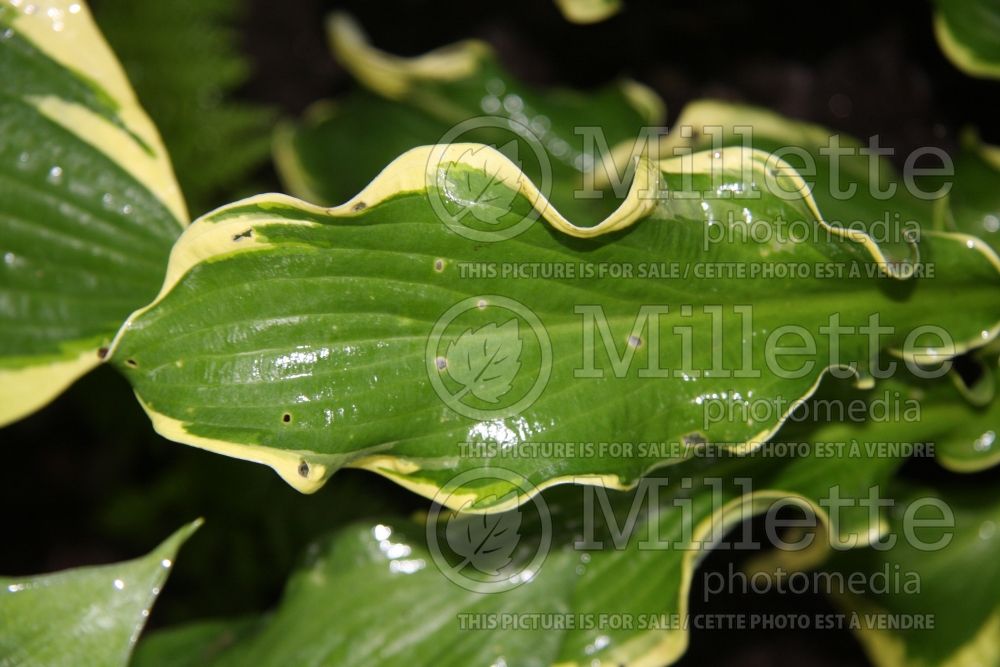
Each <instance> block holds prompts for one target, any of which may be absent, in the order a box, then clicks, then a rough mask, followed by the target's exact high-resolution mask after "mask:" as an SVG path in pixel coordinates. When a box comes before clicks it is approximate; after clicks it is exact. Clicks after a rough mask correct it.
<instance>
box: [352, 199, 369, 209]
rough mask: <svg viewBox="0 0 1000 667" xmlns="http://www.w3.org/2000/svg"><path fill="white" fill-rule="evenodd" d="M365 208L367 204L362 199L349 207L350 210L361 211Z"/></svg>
mask: <svg viewBox="0 0 1000 667" xmlns="http://www.w3.org/2000/svg"><path fill="white" fill-rule="evenodd" d="M366 208H368V204H366V203H364V202H363V201H359V202H358V203H357V204H355V205H354V206H352V207H351V210H352V211H363V210H365V209H366Z"/></svg>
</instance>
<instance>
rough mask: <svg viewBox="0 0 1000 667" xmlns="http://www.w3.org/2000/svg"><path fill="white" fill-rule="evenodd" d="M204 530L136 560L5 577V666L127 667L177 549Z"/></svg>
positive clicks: (0, 589)
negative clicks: (49, 572) (119, 666)
mask: <svg viewBox="0 0 1000 667" xmlns="http://www.w3.org/2000/svg"><path fill="white" fill-rule="evenodd" d="M200 524H201V521H200V520H199V521H195V522H194V523H191V524H188V525H187V526H184V527H183V528H181V529H180V530H178V531H177V532H176V533H174V534H173V535H171V536H170V537H169V538H167V540H166V541H164V542H163V544H161V545H160V546H158V547H157V548H156V549H154V550H153V551H151V552H150V553H148V554H146V555H145V556H142V557H140V558H137V559H135V560H131V561H126V562H123V563H114V564H112V565H100V566H96V567H82V568H77V569H74V570H66V571H64V572H57V573H55V574H45V575H39V576H35V577H13V578H6V577H4V578H0V628H3V630H2V631H0V664H3V665H11V666H12V667H13V666H15V665H16V666H19V667H32V666H35V665H37V666H38V667H61V666H63V665H65V666H66V667H113V666H114V665H121V666H122V667H124V665H127V664H128V662H129V656H130V655H131V653H132V647H133V646H134V645H135V642H136V640H137V639H138V638H139V633H140V632H141V631H142V627H143V626H144V625H145V624H146V618H147V617H148V616H149V611H150V608H151V607H152V606H153V602H154V601H155V600H156V596H157V595H159V593H160V589H161V588H162V587H163V583H164V581H166V579H167V574H168V573H169V572H170V568H171V567H172V565H173V561H174V558H175V557H176V555H177V550H178V549H180V547H181V545H182V544H183V543H184V542H185V541H186V540H187V539H188V537H190V536H191V534H192V533H193V532H194V531H195V530H197V528H198V526H199V525H200Z"/></svg>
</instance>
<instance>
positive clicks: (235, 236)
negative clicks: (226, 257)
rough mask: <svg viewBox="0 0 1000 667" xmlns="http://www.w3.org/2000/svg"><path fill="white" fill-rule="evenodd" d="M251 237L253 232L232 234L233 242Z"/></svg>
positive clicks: (249, 230)
mask: <svg viewBox="0 0 1000 667" xmlns="http://www.w3.org/2000/svg"><path fill="white" fill-rule="evenodd" d="M251 236H253V230H252V229H248V230H246V231H245V232H240V233H239V234H233V240H234V241H239V240H240V239H248V238H250V237H251Z"/></svg>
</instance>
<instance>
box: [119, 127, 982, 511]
mask: <svg viewBox="0 0 1000 667" xmlns="http://www.w3.org/2000/svg"><path fill="white" fill-rule="evenodd" d="M683 160H684V161H683V163H675V161H673V160H668V161H664V162H661V163H660V164H654V163H652V162H650V161H649V160H646V159H640V160H639V163H638V165H637V167H636V170H635V177H634V179H633V181H632V184H631V186H630V188H629V191H628V194H627V195H626V197H625V199H624V200H623V201H622V202H621V204H620V205H619V207H618V208H617V209H616V210H615V211H614V212H613V213H611V215H609V216H608V217H607V218H606V219H604V220H603V221H601V222H600V223H599V224H597V225H596V226H593V227H579V226H577V225H574V224H573V223H572V222H570V221H569V220H567V219H566V218H565V217H564V216H563V215H562V214H561V213H559V211H557V210H556V209H555V207H554V206H552V205H551V204H550V203H549V201H548V200H547V199H546V197H545V195H543V194H542V192H541V191H540V190H539V189H538V187H537V186H536V185H535V184H534V183H533V182H532V181H531V179H530V178H529V177H528V176H527V175H526V174H524V173H523V172H522V171H521V170H520V169H519V168H518V167H517V165H515V164H514V163H513V162H511V161H510V159H509V158H507V157H506V156H505V155H503V154H502V153H500V152H499V151H497V150H496V149H494V148H492V147H489V146H483V145H480V144H449V145H443V144H441V145H436V146H421V147H418V148H414V149H412V150H410V151H408V152H406V153H404V154H403V155H401V156H400V157H399V158H397V159H396V160H394V161H393V162H392V163H390V164H389V166H387V167H386V168H385V169H384V170H383V171H382V172H381V173H380V174H379V175H378V176H376V177H375V179H374V180H373V181H372V182H371V183H370V184H369V185H368V186H367V187H366V188H365V189H364V190H362V191H361V192H360V193H359V194H357V195H355V196H354V197H353V198H351V199H350V200H348V201H347V202H345V203H344V204H341V205H339V206H335V207H332V208H323V207H319V206H315V205H313V204H308V203H306V202H302V201H300V200H297V199H294V198H292V197H288V196H286V195H279V194H265V195H258V196H256V197H251V198H249V199H245V200H243V201H240V202H235V203H233V204H229V205H227V206H224V207H222V208H220V209H217V210H216V211H213V212H212V213H209V214H207V215H205V216H203V217H202V218H200V219H199V220H197V221H196V222H195V223H194V224H193V225H191V227H190V228H189V229H188V230H187V231H185V232H184V234H183V235H182V236H181V238H180V239H179V240H178V242H177V243H176V244H175V246H174V248H173V251H172V252H171V255H170V262H169V265H168V267H167V275H166V279H165V281H164V284H163V287H162V289H161V290H160V293H159V295H158V296H157V297H156V299H155V300H154V301H153V302H152V303H151V304H149V305H148V306H146V307H144V308H141V309H139V310H137V311H136V312H135V313H133V314H132V315H131V316H130V317H129V318H128V320H127V321H126V322H125V324H123V325H122V328H121V329H120V330H119V331H118V334H117V335H116V336H115V339H114V341H113V342H112V344H111V347H110V352H109V355H108V356H109V358H111V357H113V356H114V355H115V352H116V350H117V347H118V344H119V342H120V341H121V339H122V337H123V336H126V335H128V331H129V328H130V327H131V325H132V322H134V321H135V320H136V319H137V318H138V317H140V316H141V315H142V314H143V313H145V312H147V311H148V310H150V309H152V308H154V307H155V306H156V305H157V304H159V303H160V301H162V300H163V298H164V297H165V296H166V295H167V294H169V293H170V292H171V290H173V288H174V287H175V286H176V285H177V283H178V282H179V281H180V280H181V278H182V277H183V276H184V275H185V274H187V273H188V271H190V270H191V269H192V268H193V267H195V266H196V265H198V264H200V263H202V262H206V261H209V260H212V259H215V258H219V257H224V256H228V255H233V254H237V253H244V252H248V251H251V250H263V249H267V248H268V247H271V245H270V244H269V243H268V242H267V241H266V240H263V239H262V238H261V236H262V235H260V234H254V233H252V231H253V229H254V226H255V225H257V224H262V225H264V224H275V223H280V224H286V225H295V226H306V227H310V226H319V223H316V222H312V221H308V220H290V219H288V218H287V217H281V216H279V215H277V214H275V213H271V212H270V209H273V208H274V207H282V208H283V209H284V210H286V211H287V209H288V208H297V209H299V210H301V211H303V212H305V213H309V214H313V215H324V216H328V217H330V218H331V219H336V218H341V219H351V218H355V217H357V216H358V215H359V213H358V211H361V210H365V209H370V208H371V207H373V206H377V205H378V204H379V203H381V202H384V201H386V200H388V199H390V198H393V197H396V196H398V195H400V194H402V193H425V192H427V190H428V188H429V187H430V186H431V185H433V184H434V183H436V182H437V181H436V178H437V172H438V169H439V166H440V165H442V164H453V163H454V164H461V165H463V166H465V167H468V168H471V169H475V170H481V171H482V170H486V169H487V167H488V168H489V173H490V174H491V175H492V177H493V178H494V179H495V180H496V181H497V182H499V183H503V184H504V185H506V186H507V187H509V188H511V189H513V190H515V191H516V192H518V193H519V194H520V195H521V196H523V197H524V198H525V199H526V200H527V201H528V202H530V203H531V205H532V206H533V207H534V208H535V209H536V210H538V211H539V212H540V213H541V216H542V218H543V219H544V220H545V221H546V222H547V223H548V224H549V225H551V226H552V227H553V228H554V229H556V230H558V231H560V232H562V233H564V234H567V235H568V236H574V237H578V238H593V237H597V236H601V235H603V234H607V233H610V232H613V231H618V230H621V229H625V228H626V227H629V226H630V225H633V224H635V223H636V222H637V221H639V220H642V219H643V218H646V217H647V216H649V215H650V214H651V213H652V211H653V209H655V208H656V207H657V206H658V205H660V202H659V201H658V198H657V195H658V194H659V192H660V190H659V184H660V173H661V171H660V170H661V169H665V170H667V171H670V170H673V169H678V168H686V169H692V168H693V169H695V170H698V169H700V170H705V169H709V168H712V165H713V164H716V163H718V164H720V165H722V164H725V165H730V166H731V165H741V167H743V168H748V169H753V170H756V171H759V170H763V169H767V168H768V167H770V166H774V165H775V164H776V163H775V161H774V159H773V156H771V154H769V153H766V152H763V151H758V150H753V149H744V148H742V147H738V146H737V147H729V148H726V149H723V150H722V151H718V152H715V153H713V152H711V151H705V152H703V153H696V154H694V155H693V156H689V157H687V158H683ZM783 164H784V167H783V171H782V172H781V173H785V174H790V173H794V170H792V169H791V167H790V166H789V165H787V163H783ZM778 166H779V167H781V166H782V164H778ZM784 169H787V170H784ZM689 173H690V172H689ZM786 178H788V179H789V180H790V182H791V183H792V184H796V187H797V188H798V191H799V192H800V194H801V196H802V197H803V198H804V201H805V205H806V206H807V207H808V209H809V210H810V211H811V212H812V213H813V214H814V215H815V217H816V220H817V221H818V224H820V225H825V226H828V225H826V223H825V222H824V220H823V218H822V216H821V215H820V213H819V210H818V208H817V207H816V203H815V201H814V200H813V199H812V196H811V195H810V194H809V192H808V188H807V187H806V184H805V182H804V181H803V180H802V179H801V177H798V176H787V177H786ZM248 230H249V231H251V234H250V235H249V236H248V235H247V231H248ZM831 230H832V232H833V233H835V234H836V235H839V236H842V237H844V238H846V239H848V240H851V241H854V242H856V243H859V244H860V245H862V246H863V247H864V248H865V249H866V250H867V251H868V252H869V253H870V254H871V256H872V257H873V259H874V260H875V261H877V262H879V263H883V264H884V263H885V258H884V257H883V256H882V254H881V251H880V250H879V248H878V245H877V244H876V243H875V242H874V240H872V239H871V237H869V236H868V235H867V234H865V233H864V232H861V231H859V230H849V229H844V228H839V227H833V228H831ZM940 236H941V237H942V238H952V237H954V240H956V241H958V242H962V243H966V241H965V239H964V237H961V235H949V234H941V235H940ZM969 247H970V248H975V249H977V250H978V251H979V252H981V253H983V254H985V255H987V257H988V258H989V260H990V261H991V262H992V264H993V265H994V266H996V267H997V270H998V271H1000V259H998V258H997V257H996V254H995V253H993V251H992V250H991V249H990V248H989V247H988V246H986V245H985V244H980V245H978V246H969ZM998 333H1000V323H997V325H996V326H994V327H993V328H992V329H991V330H990V333H989V338H988V339H987V340H981V339H980V338H978V337H977V338H976V340H974V341H969V342H961V343H959V344H958V346H959V347H963V346H964V347H972V346H975V345H981V344H985V343H986V342H989V340H992V339H993V338H995V337H996V336H997V334H998ZM963 349H964V348H963ZM953 353H954V348H952V347H949V348H948V349H947V350H940V351H939V352H937V353H936V354H935V353H934V351H933V350H924V351H923V354H926V355H932V356H934V357H935V358H938V359H940V358H943V357H944V355H946V354H953ZM829 370H830V368H827V369H824V370H823V371H821V372H820V373H819V374H818V375H817V378H816V380H815V382H814V383H813V384H812V386H811V387H810V388H809V389H808V391H806V392H805V393H804V394H803V395H802V396H800V397H798V398H799V399H800V400H805V399H808V398H809V397H810V396H812V395H813V394H814V393H815V391H816V389H817V388H818V387H819V384H820V382H821V380H822V377H823V375H825V373H826V372H827V371H829ZM857 382H858V384H859V386H861V387H870V386H872V383H873V380H872V378H870V377H865V376H859V377H858V379H857ZM141 400H142V399H141V398H140V401H141ZM143 405H144V407H145V409H146V411H147V413H148V414H149V416H150V419H151V420H152V422H153V426H154V428H155V429H156V431H157V432H158V433H160V434H161V435H163V436H164V437H166V438H168V439H170V440H174V441H176V442H181V443H184V444H189V445H193V446H195V447H200V448H202V449H206V450H210V451H214V452H217V453H220V454H224V455H227V456H233V457H235V458H240V459H245V460H249V461H255V462H259V463H263V464H265V465H268V466H270V467H271V468H273V469H274V470H275V471H276V472H277V473H278V474H279V475H280V476H281V477H282V478H283V479H284V480H285V481H286V482H288V483H289V484H290V485H291V486H293V487H294V488H296V489H298V490H299V491H302V492H304V493H312V492H314V491H316V490H318V489H319V488H320V487H321V486H322V485H323V484H324V483H325V482H326V480H327V479H328V477H329V476H330V475H331V474H333V472H335V470H336V469H337V468H338V467H340V466H347V467H356V468H365V469H368V470H371V471H373V472H376V473H378V474H381V475H383V476H385V477H388V478H390V479H392V480H394V481H395V482H397V483H399V484H400V485H402V486H404V487H406V488H408V489H410V490H412V491H414V492H416V493H419V494H420V495H423V496H426V497H428V498H434V497H435V496H436V495H437V494H438V492H439V491H440V487H439V486H437V485H435V484H433V483H431V482H428V481H426V480H422V479H419V478H418V477H416V476H415V473H418V472H419V471H420V465H419V462H418V461H413V460H408V459H404V458H402V457H398V456H395V455H385V454H377V455H366V453H364V452H357V453H355V454H354V456H353V457H352V456H350V455H329V454H322V453H319V452H311V451H301V450H300V451H291V450H280V449H274V448H270V447H265V446H259V445H244V444H239V443H233V442H227V441H224V440H217V439H212V438H206V437H202V436H196V435H194V434H192V433H190V432H189V431H188V430H187V427H186V425H185V424H184V423H183V422H181V421H178V420H176V419H173V418H171V417H168V416H166V415H163V414H161V413H159V412H157V411H156V407H155V406H152V405H148V404H145V403H144V404H143ZM795 405H796V403H795V402H793V403H792V406H791V407H789V408H788V410H787V411H786V412H785V413H784V414H783V415H781V416H780V418H779V419H778V420H777V423H776V424H775V425H774V426H773V427H772V428H768V429H765V430H763V431H761V432H760V433H758V434H757V435H755V436H753V437H752V438H750V439H748V440H747V442H745V443H741V444H737V445H735V446H734V447H733V449H734V451H736V452H739V453H747V452H750V451H753V450H754V449H756V448H758V447H760V446H761V445H763V444H764V443H765V442H767V441H768V440H769V439H770V438H771V437H772V436H773V435H774V434H775V433H776V432H777V431H778V429H780V428H781V426H782V424H784V422H785V421H786V420H787V419H788V417H789V415H790V414H791V412H792V411H793V409H794V406H795ZM672 462H673V461H669V460H668V461H663V462H661V465H656V466H652V467H651V468H650V469H649V470H647V471H646V472H650V471H652V470H654V469H656V468H658V467H662V466H664V465H669V464H670V463H672ZM637 481H638V480H622V479H620V478H619V477H618V476H617V475H592V476H586V477H583V476H570V477H558V478H553V479H550V480H547V481H546V482H545V483H542V484H539V485H538V486H537V487H536V488H535V489H534V490H533V491H532V493H530V494H522V495H520V496H516V497H515V496H514V495H513V494H512V495H507V496H505V499H506V500H505V501H504V502H503V503H501V504H498V505H494V506H490V507H488V508H472V510H471V511H481V512H499V511H503V510H506V509H511V508H513V507H516V506H518V505H520V504H522V503H524V502H525V501H527V500H528V499H529V498H531V497H532V496H533V495H535V494H537V493H538V492H540V491H542V490H544V489H546V488H549V487H551V486H554V485H557V484H568V483H578V484H579V483H582V484H602V485H604V486H607V487H609V488H615V489H621V490H627V489H630V488H633V487H634V485H635V484H636V483H637ZM470 500H474V498H473V496H471V495H470V496H463V495H462V494H460V493H455V494H451V495H450V496H449V497H448V498H447V500H446V504H447V505H448V506H449V507H450V508H452V509H463V510H465V511H470V508H469V507H468V506H467V504H468V502H469V501H470Z"/></svg>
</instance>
